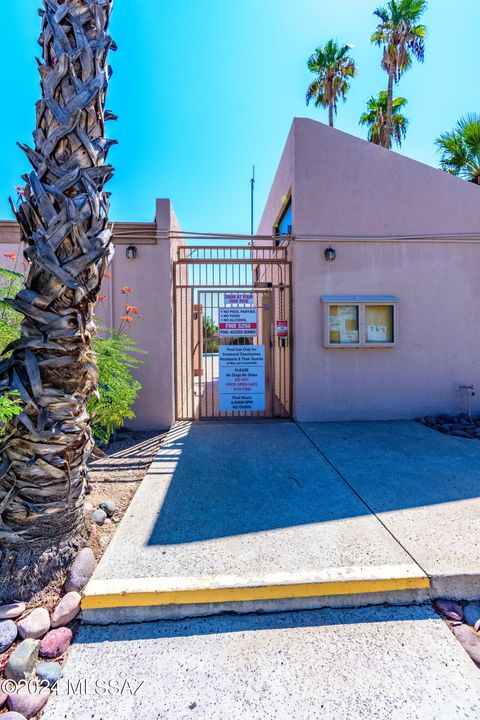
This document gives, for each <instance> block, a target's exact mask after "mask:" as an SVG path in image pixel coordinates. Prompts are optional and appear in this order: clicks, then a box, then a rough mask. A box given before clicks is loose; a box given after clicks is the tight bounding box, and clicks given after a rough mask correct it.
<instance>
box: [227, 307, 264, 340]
mask: <svg viewBox="0 0 480 720" xmlns="http://www.w3.org/2000/svg"><path fill="white" fill-rule="evenodd" d="M218 313H219V318H218V336H219V337H257V309H256V308H231V307H228V308H226V307H223V308H219V311H218Z"/></svg>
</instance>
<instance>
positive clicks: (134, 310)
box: [125, 305, 140, 315]
mask: <svg viewBox="0 0 480 720" xmlns="http://www.w3.org/2000/svg"><path fill="white" fill-rule="evenodd" d="M125 312H126V313H127V314H128V315H138V313H139V312H140V311H139V309H138V307H137V306H136V305H125Z"/></svg>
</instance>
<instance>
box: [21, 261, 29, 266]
mask: <svg viewBox="0 0 480 720" xmlns="http://www.w3.org/2000/svg"><path fill="white" fill-rule="evenodd" d="M22 265H23V267H30V263H29V262H27V261H26V260H24V261H23V262H22Z"/></svg>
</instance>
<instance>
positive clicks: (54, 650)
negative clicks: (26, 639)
mask: <svg viewBox="0 0 480 720" xmlns="http://www.w3.org/2000/svg"><path fill="white" fill-rule="evenodd" d="M71 642H72V631H71V630H70V628H67V627H59V628H57V629H56V630H50V632H49V633H47V634H46V635H45V637H44V638H43V640H42V642H41V643H40V655H41V656H42V657H45V658H57V657H60V656H61V655H63V653H64V652H66V650H67V648H68V647H69V646H70V643H71Z"/></svg>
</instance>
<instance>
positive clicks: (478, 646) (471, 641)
mask: <svg viewBox="0 0 480 720" xmlns="http://www.w3.org/2000/svg"><path fill="white" fill-rule="evenodd" d="M453 634H454V635H455V637H456V638H457V640H458V642H460V643H461V644H462V646H463V649H464V650H465V651H466V652H467V653H468V654H469V655H470V657H471V658H472V660H473V661H474V662H476V663H477V664H478V665H480V635H478V634H477V633H476V632H475V630H473V629H472V628H471V627H470V626H469V625H455V627H454V628H453Z"/></svg>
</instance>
